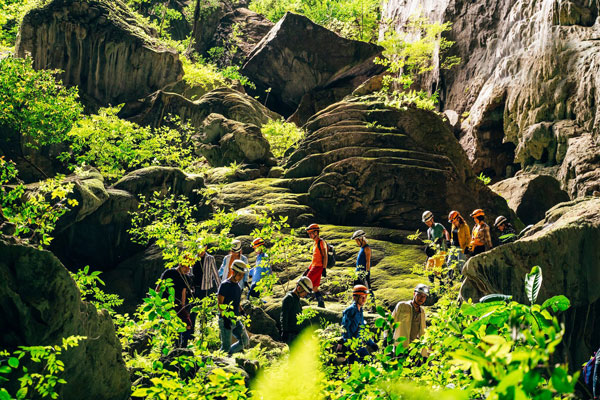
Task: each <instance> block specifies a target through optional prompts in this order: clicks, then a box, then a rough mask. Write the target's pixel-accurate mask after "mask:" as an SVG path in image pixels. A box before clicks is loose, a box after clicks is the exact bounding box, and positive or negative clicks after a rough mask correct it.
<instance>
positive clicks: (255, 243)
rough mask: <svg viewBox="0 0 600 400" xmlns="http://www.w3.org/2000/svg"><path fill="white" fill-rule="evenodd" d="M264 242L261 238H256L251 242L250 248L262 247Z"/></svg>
mask: <svg viewBox="0 0 600 400" xmlns="http://www.w3.org/2000/svg"><path fill="white" fill-rule="evenodd" d="M264 244H265V241H264V240H263V239H262V238H256V239H254V240H253V241H252V247H254V248H257V247H258V246H264Z"/></svg>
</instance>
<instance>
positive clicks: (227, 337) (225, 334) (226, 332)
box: [219, 317, 231, 352]
mask: <svg viewBox="0 0 600 400" xmlns="http://www.w3.org/2000/svg"><path fill="white" fill-rule="evenodd" d="M219 331H220V334H221V350H222V351H225V352H228V351H229V348H230V347H231V329H227V328H225V320H224V319H223V318H222V317H219Z"/></svg>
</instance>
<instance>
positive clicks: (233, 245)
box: [231, 239, 242, 252]
mask: <svg viewBox="0 0 600 400" xmlns="http://www.w3.org/2000/svg"><path fill="white" fill-rule="evenodd" d="M241 249H242V242H240V241H239V240H237V239H234V240H233V241H232V242H231V251H235V252H238V251H240V250H241Z"/></svg>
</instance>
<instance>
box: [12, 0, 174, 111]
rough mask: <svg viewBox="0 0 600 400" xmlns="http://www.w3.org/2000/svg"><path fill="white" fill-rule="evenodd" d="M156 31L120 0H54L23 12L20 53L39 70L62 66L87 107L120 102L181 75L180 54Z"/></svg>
mask: <svg viewBox="0 0 600 400" xmlns="http://www.w3.org/2000/svg"><path fill="white" fill-rule="evenodd" d="M152 35H153V32H151V31H150V30H149V29H148V28H146V27H144V26H143V25H141V24H139V23H138V22H137V20H136V17H135V16H134V15H133V14H132V13H131V12H130V11H128V9H127V7H126V6H125V5H124V4H123V3H121V2H120V1H119V0H117V1H104V0H92V1H82V0H54V1H52V2H50V3H48V4H46V5H44V6H42V7H40V8H35V9H32V10H31V11H29V12H28V13H27V14H26V15H25V17H24V18H23V22H22V24H21V30H20V32H19V37H18V39H17V45H16V52H17V54H18V55H19V56H20V57H24V56H25V54H26V53H30V54H31V56H32V58H33V61H34V63H33V65H34V68H36V69H54V68H56V69H60V70H63V71H64V72H63V73H62V74H61V75H60V77H61V79H62V80H63V82H64V83H65V84H66V85H68V86H74V85H76V86H78V87H79V93H80V95H81V96H82V99H83V100H84V102H86V103H87V104H88V105H91V106H98V105H99V106H107V105H109V104H113V105H116V104H120V103H123V102H127V101H132V100H135V99H138V98H141V97H144V96H147V95H149V94H150V93H153V92H155V91H156V90H158V89H160V88H162V87H163V86H165V85H166V84H168V83H171V82H175V81H177V80H179V79H181V77H182V76H183V68H182V65H181V62H180V61H179V57H178V56H177V53H175V51H174V50H168V49H164V48H162V47H161V46H160V45H159V44H158V42H157V40H156V39H154V38H153V37H152Z"/></svg>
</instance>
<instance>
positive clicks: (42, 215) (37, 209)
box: [0, 157, 77, 248]
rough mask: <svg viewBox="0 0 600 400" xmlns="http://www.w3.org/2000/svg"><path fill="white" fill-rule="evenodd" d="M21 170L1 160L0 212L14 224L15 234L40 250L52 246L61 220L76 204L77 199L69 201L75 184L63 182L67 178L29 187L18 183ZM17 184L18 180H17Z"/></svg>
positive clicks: (58, 176) (55, 178)
mask: <svg viewBox="0 0 600 400" xmlns="http://www.w3.org/2000/svg"><path fill="white" fill-rule="evenodd" d="M17 175H18V170H17V169H16V167H15V164H14V163H13V162H12V161H6V160H5V159H4V157H0V209H1V210H2V214H3V215H4V217H5V218H6V219H7V220H8V222H9V223H12V224H14V226H15V232H14V235H15V236H17V237H20V238H22V239H24V240H26V241H28V242H30V243H32V244H37V245H38V247H39V248H42V247H44V246H48V245H50V242H51V241H52V236H50V234H51V233H52V231H54V228H55V227H56V224H57V222H58V219H59V218H60V217H62V216H63V215H64V214H65V213H66V212H67V211H69V210H70V208H69V207H74V206H76V205H77V200H75V199H69V198H68V195H69V194H71V193H72V192H73V187H74V185H73V183H67V182H65V181H64V176H62V175H57V176H55V177H54V178H52V179H47V180H45V181H43V182H39V183H38V184H36V185H35V186H32V187H26V186H25V185H23V184H22V183H16V184H12V185H11V184H10V183H12V182H15V181H17V179H18V177H17ZM17 182H18V181H17Z"/></svg>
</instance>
